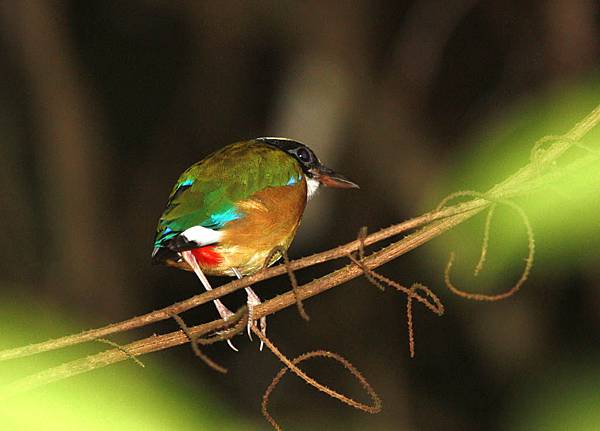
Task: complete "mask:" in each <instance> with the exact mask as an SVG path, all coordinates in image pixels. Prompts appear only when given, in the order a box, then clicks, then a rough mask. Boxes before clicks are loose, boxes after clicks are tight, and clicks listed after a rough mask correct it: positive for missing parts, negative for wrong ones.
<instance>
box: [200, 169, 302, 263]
mask: <svg viewBox="0 0 600 431" xmlns="http://www.w3.org/2000/svg"><path fill="white" fill-rule="evenodd" d="M305 206H306V181H305V179H304V178H302V181H300V182H298V183H297V184H295V185H290V186H283V187H269V188H266V189H264V190H261V191H259V192H257V193H255V194H254V195H252V196H251V197H250V198H249V199H246V200H244V201H241V202H239V203H238V204H237V207H238V210H239V211H240V212H241V213H243V214H244V216H243V217H242V218H240V219H238V220H234V221H232V222H230V223H228V224H227V225H226V226H225V229H224V230H223V232H224V235H223V238H222V239H221V241H220V242H219V244H217V245H216V246H215V247H214V249H213V250H212V251H214V252H216V253H217V254H218V255H219V256H220V257H221V260H220V261H219V262H214V261H213V262H211V264H205V265H202V263H200V265H201V267H202V269H203V270H204V271H205V272H206V273H208V274H213V275H225V274H226V275H234V273H233V272H232V271H231V268H232V267H233V268H236V269H238V270H239V271H240V272H241V273H242V274H243V275H248V274H252V273H254V272H256V271H258V270H259V269H261V268H262V267H263V266H264V263H265V259H266V258H267V256H268V255H269V254H270V253H271V250H273V249H274V248H276V247H278V246H281V247H283V248H284V249H286V250H287V248H288V247H289V246H290V244H291V242H292V239H293V238H294V235H295V234H296V230H297V229H298V226H299V224H300V219H301V217H302V214H303V212H304V208H305ZM207 263H208V262H207ZM212 263H215V264H212ZM270 263H274V262H270Z"/></svg>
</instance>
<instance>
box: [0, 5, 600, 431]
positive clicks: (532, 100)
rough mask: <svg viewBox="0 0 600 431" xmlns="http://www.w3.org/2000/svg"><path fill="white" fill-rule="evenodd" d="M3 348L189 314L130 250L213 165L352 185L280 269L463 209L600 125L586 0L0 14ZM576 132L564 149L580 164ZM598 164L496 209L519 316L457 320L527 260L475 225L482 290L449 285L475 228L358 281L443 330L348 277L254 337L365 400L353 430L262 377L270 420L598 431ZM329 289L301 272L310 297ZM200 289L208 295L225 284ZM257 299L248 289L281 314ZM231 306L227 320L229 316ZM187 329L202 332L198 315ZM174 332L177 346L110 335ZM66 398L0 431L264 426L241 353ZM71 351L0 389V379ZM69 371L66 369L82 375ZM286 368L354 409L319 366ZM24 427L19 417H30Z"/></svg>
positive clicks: (475, 311) (335, 196) (72, 8)
mask: <svg viewBox="0 0 600 431" xmlns="http://www.w3.org/2000/svg"><path fill="white" fill-rule="evenodd" d="M0 23H1V24H0V53H1V55H0V76H1V81H0V82H1V84H0V142H1V144H0V208H1V209H2V212H1V214H2V225H3V236H2V239H3V241H2V242H3V247H2V248H1V249H0V262H1V263H0V268H1V269H2V270H1V271H0V303H1V305H0V346H1V347H3V348H7V347H13V346H17V345H23V344H27V343H32V342H36V341H43V340H45V339H47V338H50V337H58V336H61V335H66V334H68V333H71V332H77V331H80V330H83V329H86V328H91V327H96V326H100V325H104V324H107V323H109V322H113V321H118V320H123V319H125V318H128V317H131V316H133V315H138V314H142V313H145V312H148V311H150V310H153V309H156V308H160V307H163V306H166V305H168V304H171V303H173V302H175V301H179V300H182V299H185V298H187V297H189V296H191V295H193V294H196V293H199V292H200V290H201V286H200V284H199V282H198V281H197V279H196V278H195V277H194V276H193V274H190V273H185V272H181V271H176V270H173V269H169V268H163V267H153V266H151V265H150V253H151V250H152V241H153V235H154V229H155V226H156V222H157V220H158V217H159V216H160V214H161V212H162V210H163V206H164V205H165V203H166V199H167V197H168V194H169V192H170V190H171V187H172V185H173V183H174V181H175V180H176V179H177V177H178V175H179V174H180V173H181V172H182V171H183V170H184V169H185V168H187V167H188V166H189V165H191V164H192V163H194V162H196V161H198V160H200V159H201V158H203V157H204V156H206V155H207V154H209V153H210V152H212V151H214V150H216V149H218V148H220V147H222V146H223V145H225V144H228V143H231V142H235V141H239V140H244V139H248V138H252V137H257V136H285V137H290V138H294V139H297V140H300V141H302V142H305V143H306V144H308V145H309V146H310V147H311V148H312V149H313V150H315V152H316V153H317V154H318V155H319V157H320V158H321V160H323V161H324V162H326V163H327V164H328V165H330V166H332V167H334V168H335V169H336V170H339V171H341V172H343V173H345V174H346V175H347V176H349V177H350V178H352V179H353V180H354V181H356V182H357V183H359V184H360V185H361V189H360V191H337V192H334V191H331V190H324V191H322V192H321V193H320V195H319V196H318V197H317V198H316V199H314V200H313V201H311V203H310V205H309V208H308V210H307V213H306V215H305V218H304V221H303V225H302V227H301V230H300V232H299V233H298V236H297V239H296V241H295V243H294V244H293V246H292V248H291V249H290V256H291V257H293V258H295V257H301V256H304V255H308V254H311V253H314V252H317V251H322V250H325V249H328V248H330V247H332V246H335V245H337V244H340V243H342V242H347V241H350V240H352V239H354V238H355V236H356V233H357V231H358V229H359V228H360V227H361V226H364V225H366V226H368V227H369V229H370V231H371V232H373V231H375V230H377V229H379V228H382V227H386V226H388V225H390V224H392V223H397V222H400V221H402V220H405V219H407V218H410V217H412V216H416V215H418V214H420V213H422V212H424V211H427V210H429V209H431V208H432V207H434V206H435V205H436V204H437V202H439V200H441V199H442V198H443V197H444V196H445V195H447V194H448V193H450V192H453V191H456V190H461V189H476V190H480V191H484V190H486V189H487V188H489V187H490V186H491V185H493V184H495V183H497V182H499V181H501V180H502V179H504V178H505V177H506V176H507V175H510V174H511V173H512V172H514V171H515V170H516V169H518V168H519V167H520V166H523V165H524V164H526V163H527V161H528V157H529V152H530V150H531V147H532V145H533V143H534V142H535V140H537V139H538V138H540V137H542V136H544V135H549V134H559V133H563V132H565V131H567V130H568V129H569V128H570V127H571V126H572V125H573V124H575V122H577V121H578V120H579V119H581V118H583V116H584V115H585V114H586V113H588V112H589V111H591V110H592V109H593V108H594V107H595V106H596V105H597V104H598V102H599V101H600V75H599V66H600V57H599V55H600V44H599V40H600V6H599V4H598V2H596V1H594V0H547V1H515V0H513V1H506V0H489V1H474V0H447V1H441V0H437V1H436V0H415V1H388V0H376V1H364V0H356V1H349V2H342V1H314V0H307V1H298V2H294V1H272V0H265V1H208V2H207V1H166V0H128V1H113V0H105V1H67V0H64V1H33V0H32V1H18V0H4V1H2V2H1V3H0ZM599 137H600V133H598V132H597V131H595V132H593V133H591V134H590V135H588V137H586V142H587V144H588V145H590V146H593V145H594V143H595V142H596V143H597V142H598V139H600V138H599ZM598 168H599V167H598V166H597V165H596V166H595V168H594V169H595V170H594V171H593V172H591V173H589V172H588V174H589V175H588V176H584V177H582V178H579V179H577V181H574V183H573V184H570V185H567V186H565V188H564V189H562V190H558V189H557V188H552V189H551V190H548V191H545V192H544V193H543V196H537V197H527V198H526V199H523V200H521V201H520V202H519V203H520V204H521V205H523V206H524V208H525V210H526V211H527V212H528V214H529V216H530V218H531V223H532V225H533V229H534V231H535V233H536V246H537V251H538V254H537V259H536V264H535V267H534V269H533V271H532V274H531V276H530V279H529V281H528V282H527V284H526V285H525V287H524V289H523V291H522V292H520V293H519V294H518V295H517V296H515V297H513V298H511V299H509V300H506V301H503V302H500V303H486V304H481V303H471V302H468V301H465V300H463V299H460V298H457V297H454V296H452V295H451V294H449V293H448V292H447V290H446V289H445V287H444V285H443V268H444V266H445V263H446V259H447V256H448V253H449V251H451V250H454V251H456V252H457V262H456V264H455V266H456V267H457V269H456V271H457V280H459V281H458V282H457V283H460V285H461V286H462V287H464V288H465V289H467V290H479V291H497V292H499V291H502V290H503V289H504V290H505V289H507V288H508V287H510V285H512V284H513V283H514V281H515V280H517V278H518V276H519V273H520V271H521V268H522V265H523V258H524V257H525V256H526V254H527V248H526V238H525V234H524V232H525V230H524V228H523V227H522V226H521V225H520V224H519V220H518V218H517V217H515V216H514V214H511V213H510V211H507V210H499V214H498V218H497V223H494V225H493V228H492V232H491V245H490V251H489V258H488V259H489V266H488V267H487V269H486V270H485V271H484V274H482V275H481V276H480V277H479V278H478V279H474V278H473V277H472V274H471V272H472V268H473V265H474V263H475V262H476V260H477V255H478V247H479V245H480V243H481V234H482V230H483V217H482V216H479V217H478V218H476V219H475V220H473V221H471V222H469V223H467V224H466V226H464V227H460V228H459V229H457V231H456V232H452V233H451V234H449V235H445V236H444V237H442V238H440V239H438V240H436V241H434V242H432V243H431V244H428V245H426V246H424V247H421V248H420V249H419V250H416V251H414V252H412V253H410V254H409V255H407V256H404V257H402V258H401V259H399V260H397V261H394V262H392V263H389V264H388V265H386V266H384V267H383V268H382V269H381V272H382V273H383V274H385V275H387V276H389V277H392V278H394V279H396V280H398V281H399V282H401V283H403V284H405V285H410V284H412V283H413V282H422V283H425V284H427V285H428V286H430V287H431V288H432V289H433V290H434V291H435V292H437V293H438V294H439V295H440V297H441V299H442V301H443V302H444V303H445V305H446V310H447V313H446V314H445V315H444V316H442V317H441V318H440V317H436V316H434V315H432V314H430V313H429V312H427V310H424V309H423V308H421V307H419V306H416V307H415V335H416V358H415V359H410V358H409V355H408V346H407V335H406V329H405V328H406V323H405V322H406V317H405V308H406V307H405V298H404V297H402V296H401V295H399V294H396V293H394V292H392V291H391V290H389V289H388V291H386V292H385V293H381V292H379V291H378V290H377V289H375V288H373V287H372V286H370V285H369V284H368V283H367V281H366V280H363V279H359V280H355V281H353V282H351V283H348V284H346V285H344V286H341V287H338V288H335V289H333V290H331V291H329V292H327V293H325V294H322V295H320V296H318V297H316V298H313V299H311V300H308V301H306V302H305V307H306V310H307V312H308V313H309V315H310V316H311V321H310V322H304V321H303V320H302V319H301V318H300V317H299V316H298V314H297V312H296V311H295V310H294V309H292V308H290V309H288V310H286V311H284V312H281V313H278V314H277V315H275V316H273V317H271V318H270V319H269V335H270V337H271V339H272V340H273V341H274V342H275V343H276V344H277V345H278V346H279V348H280V349H281V350H282V351H283V352H284V353H286V354H287V355H288V356H296V355H298V354H301V353H303V352H305V351H308V350H314V349H318V348H324V349H327V350H332V351H335V352H338V353H340V354H342V355H343V356H345V357H346V358H348V359H349V360H350V361H352V362H353V363H354V365H355V366H357V367H358V368H359V369H360V370H361V371H362V372H363V374H364V375H365V376H366V377H367V378H368V379H369V381H370V382H371V384H372V385H373V386H374V387H375V389H376V390H377V391H378V392H379V394H380V395H381V397H382V398H383V404H384V410H383V412H382V413H381V414H379V415H375V416H370V415H367V414H364V413H361V412H358V411H354V410H352V409H350V408H347V407H346V406H343V405H341V404H339V403H338V402H336V401H334V400H331V399H328V398H326V397H325V396H324V395H322V394H320V393H318V392H316V391H314V390H312V389H310V388H309V387H307V385H306V384H304V383H303V382H300V381H298V380H297V379H296V378H290V377H286V379H284V381H283V382H282V384H281V385H280V387H279V388H278V389H277V390H276V392H275V394H274V395H273V399H272V404H271V412H272V414H273V415H274V416H275V417H276V419H277V420H278V421H279V422H280V423H281V424H282V425H283V426H284V428H285V429H289V430H305V429H317V430H319V429H331V430H336V429H345V430H397V429H403V430H442V429H443V430H480V429H486V430H531V429H548V430H555V429H569V430H595V429H600V337H599V330H600V313H599V310H600V289H599V287H600V265H599V260H598V258H599V255H600V253H599V252H598V250H599V245H600V223H599V222H598V213H599V211H600V203H599V199H598V194H597V193H596V191H597V190H598V186H599V185H600V181H599V179H598V174H597V173H598V172H600V169H598ZM340 265H341V263H340V262H333V263H331V264H327V265H323V266H321V267H319V268H316V269H314V270H312V269H311V270H305V271H302V272H300V273H298V274H297V275H298V278H299V280H300V281H301V282H307V281H310V280H312V279H313V278H315V277H317V276H319V275H322V274H324V273H326V272H327V271H330V270H332V269H334V268H336V267H339V266H340ZM226 281H227V280H226V279H214V280H213V283H214V284H220V283H224V282H226ZM287 286H288V283H287V279H286V278H284V277H281V278H279V279H277V280H271V281H269V282H266V283H263V284H261V285H259V286H256V290H257V292H258V293H259V294H260V295H261V296H262V298H270V297H273V296H275V295H276V294H278V293H281V292H283V291H285V290H286V288H287ZM243 301H244V295H243V294H240V295H232V297H231V298H227V301H226V302H227V303H228V304H230V306H231V307H235V306H237V305H239V304H241V303H242V302H243ZM183 317H184V318H185V319H186V321H187V322H188V324H190V325H191V324H195V323H199V322H203V321H207V320H209V319H212V318H215V317H216V312H215V311H214V310H213V307H212V306H208V305H207V306H205V307H201V308H200V309H196V310H193V311H190V312H188V313H185V314H184V316H183ZM175 329H177V326H176V324H175V323H174V322H163V323H162V324H159V325H155V326H152V327H151V328H145V329H143V330H140V331H137V332H135V333H128V334H122V335H119V336H116V337H113V338H112V339H113V340H115V341H117V342H120V343H127V342H129V341H133V340H134V339H136V337H141V336H144V335H149V334H152V333H153V332H157V333H161V332H166V331H171V330H175ZM235 344H236V345H237V346H238V347H239V348H240V352H239V353H235V352H233V351H231V350H230V349H229V348H228V347H227V346H226V345H224V344H223V345H217V346H212V347H211V348H209V349H207V350H206V353H208V354H210V355H211V356H212V357H213V358H214V359H215V360H217V361H218V362H220V363H221V364H223V365H224V366H226V367H228V368H229V373H228V374H227V375H226V376H222V375H220V374H217V373H215V372H214V371H212V370H210V369H208V368H207V367H206V366H205V365H204V364H203V363H201V362H200V361H199V360H198V359H196V358H195V357H194V356H193V354H192V352H191V350H190V349H189V347H188V346H183V347H179V348H176V349H172V350H169V351H165V352H160V353H155V354H152V355H149V356H147V357H142V358H141V359H142V360H143V361H144V362H145V364H146V368H145V369H141V368H138V367H136V366H135V365H134V364H133V363H132V362H126V363H121V364H118V365H116V366H112V367H108V368H105V369H102V370H100V371H96V372H93V373H89V374H88V375H84V376H79V377H76V378H73V379H70V380H68V381H64V382H61V383H58V384H55V385H52V386H49V387H47V388H44V389H42V390H39V391H36V392H35V393H32V394H29V395H27V396H24V397H21V398H20V399H19V400H17V401H16V403H17V404H15V406H16V407H15V406H12V405H11V407H10V408H5V409H4V410H3V411H2V412H0V413H1V414H0V422H2V423H3V425H2V429H7V430H12V429H15V430H20V429H41V428H39V426H40V422H39V421H40V420H43V423H44V424H45V426H44V428H43V429H50V428H48V427H51V426H55V427H56V429H98V430H104V429H111V430H112V429H114V430H130V429H144V430H148V429H157V430H158V429H171V430H188V429H189V430H192V429H194V430H200V429H201V430H223V429H231V430H255V429H268V428H269V425H268V424H267V423H266V422H265V421H264V420H263V418H262V417H261V415H260V400H261V396H262V393H263V392H264V390H265V388H266V387H267V385H268V384H269V382H270V380H271V378H272V377H273V376H274V375H275V373H276V372H277V370H279V368H280V367H281V365H280V364H279V363H278V362H277V360H276V359H275V358H274V357H273V355H272V354H271V353H270V352H268V351H264V352H262V353H261V352H259V351H258V344H257V343H256V342H255V343H250V342H249V341H248V340H247V339H246V338H243V337H237V338H236V339H235ZM105 348H106V347H105V346H102V345H93V344H92V345H88V346H84V347H81V348H77V349H71V350H68V351H65V352H55V353H50V354H46V355H42V356H39V357H34V358H29V359H23V360H18V361H12V362H7V363H3V364H0V377H2V379H4V380H11V379H15V378H17V377H19V376H20V375H25V374H27V373H31V372H33V371H35V370H39V369H41V368H44V367H46V366H50V365H53V364H58V363H61V361H64V360H66V359H69V358H75V357H78V355H81V354H89V353H93V352H96V351H100V350H103V349H105ZM82 349H83V350H82ZM305 368H306V369H307V370H308V371H309V372H310V373H313V374H314V375H315V376H318V377H319V378H321V379H322V380H323V381H324V382H325V383H327V384H328V385H330V386H333V387H335V388H337V389H340V390H342V391H345V392H346V393H349V394H351V395H352V396H354V397H356V398H359V399H364V400H365V401H366V395H365V394H363V393H362V392H361V390H360V388H358V385H357V384H356V382H354V381H352V380H351V379H350V377H349V375H348V374H347V373H346V372H345V371H344V370H343V369H341V367H340V366H338V365H335V364H332V363H329V362H325V361H322V360H315V361H314V362H313V363H307V364H306V365H305ZM33 408H35V411H36V412H38V414H37V415H32V414H31V413H30V412H31V411H32V409H33Z"/></svg>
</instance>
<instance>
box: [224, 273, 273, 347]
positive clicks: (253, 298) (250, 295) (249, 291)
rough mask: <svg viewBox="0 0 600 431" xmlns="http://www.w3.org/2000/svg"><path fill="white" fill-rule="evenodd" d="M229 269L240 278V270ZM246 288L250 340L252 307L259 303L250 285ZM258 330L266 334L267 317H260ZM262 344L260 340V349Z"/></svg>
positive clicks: (252, 322)
mask: <svg viewBox="0 0 600 431" xmlns="http://www.w3.org/2000/svg"><path fill="white" fill-rule="evenodd" d="M231 270H232V271H233V272H234V274H235V275H236V277H237V278H238V279H241V278H242V274H240V272H239V271H238V270H237V269H236V268H231ZM244 289H245V290H246V295H247V297H248V299H247V304H248V338H250V340H252V332H251V327H252V325H253V324H254V320H253V318H252V314H253V311H254V307H255V306H257V305H259V304H261V301H260V298H259V297H258V295H257V294H256V292H254V290H252V288H251V287H250V286H248V287H245V288H244ZM260 332H262V333H263V334H264V335H267V317H266V316H263V317H261V318H260ZM263 346H264V343H263V342H262V341H261V342H260V350H261V351H262V349H263Z"/></svg>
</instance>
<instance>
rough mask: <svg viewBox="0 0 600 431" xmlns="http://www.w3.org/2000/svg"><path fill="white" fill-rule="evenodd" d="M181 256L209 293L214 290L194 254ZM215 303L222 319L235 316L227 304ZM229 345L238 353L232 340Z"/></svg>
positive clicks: (183, 252) (214, 301)
mask: <svg viewBox="0 0 600 431" xmlns="http://www.w3.org/2000/svg"><path fill="white" fill-rule="evenodd" d="M180 254H181V257H183V259H184V260H185V261H186V262H187V264H188V265H189V266H190V267H191V268H192V269H193V270H194V272H195V273H196V275H197V276H198V278H199V279H200V281H201V282H202V285H203V286H204V288H205V289H206V290H207V291H209V290H212V286H211V285H210V283H209V282H208V278H206V275H204V273H203V272H202V270H201V269H200V265H198V262H197V261H196V257H195V256H194V255H193V254H192V252H191V251H182V252H180ZM213 303H214V304H215V307H217V311H218V312H219V315H220V316H221V318H222V319H225V320H227V319H229V318H230V317H231V316H233V312H232V311H231V310H230V309H229V308H227V307H226V306H225V304H223V303H222V302H221V300H220V299H213ZM227 344H229V347H231V348H232V349H233V350H235V351H236V352H237V351H238V349H237V348H236V347H235V346H234V345H233V343H232V342H231V340H227Z"/></svg>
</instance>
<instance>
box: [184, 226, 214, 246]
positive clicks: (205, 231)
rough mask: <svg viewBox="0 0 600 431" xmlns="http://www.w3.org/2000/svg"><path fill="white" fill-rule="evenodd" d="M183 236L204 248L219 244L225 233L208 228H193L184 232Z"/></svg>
mask: <svg viewBox="0 0 600 431" xmlns="http://www.w3.org/2000/svg"><path fill="white" fill-rule="evenodd" d="M181 235H183V236H184V237H185V239H186V240H188V241H192V242H195V243H196V244H198V246H199V247H204V246H205V245H209V244H214V243H216V242H219V241H220V240H221V237H222V236H223V232H220V231H218V230H212V229H209V228H207V227H202V226H193V227H191V228H189V229H186V230H184V231H183V232H182V233H181Z"/></svg>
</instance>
